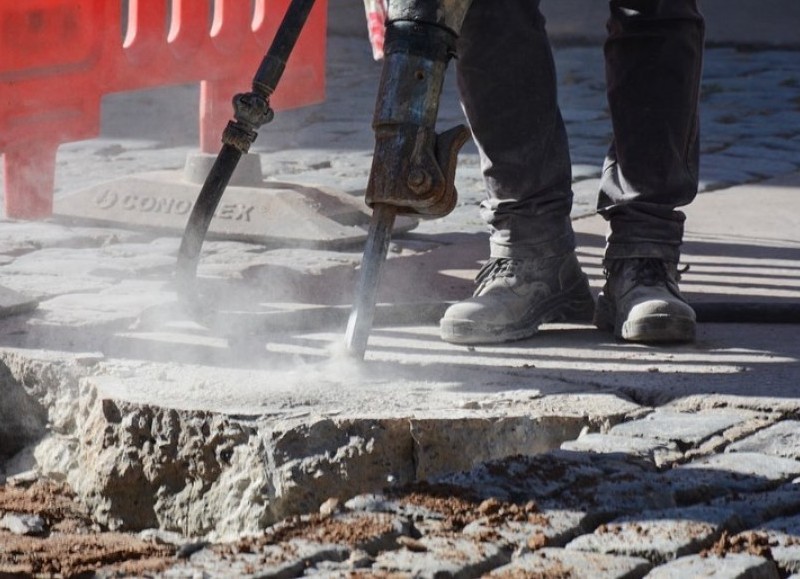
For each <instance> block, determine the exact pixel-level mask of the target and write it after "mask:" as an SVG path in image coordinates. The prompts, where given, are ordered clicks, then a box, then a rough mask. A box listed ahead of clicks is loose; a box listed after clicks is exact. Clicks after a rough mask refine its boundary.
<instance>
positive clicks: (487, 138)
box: [441, 0, 593, 343]
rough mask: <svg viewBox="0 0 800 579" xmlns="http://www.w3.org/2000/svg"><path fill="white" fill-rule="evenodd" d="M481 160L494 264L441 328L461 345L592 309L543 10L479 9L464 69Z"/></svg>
mask: <svg viewBox="0 0 800 579" xmlns="http://www.w3.org/2000/svg"><path fill="white" fill-rule="evenodd" d="M456 70H457V78H458V86H459V90H460V94H461V99H462V104H463V107H464V111H465V113H466V116H467V119H468V121H469V124H470V127H471V129H472V132H473V136H474V138H475V142H476V144H477V145H478V149H479V151H480V156H481V167H482V170H483V174H484V178H485V182H486V188H487V199H486V200H485V201H484V202H483V203H482V205H481V215H482V217H483V218H484V220H485V221H486V222H487V224H488V225H489V229H490V233H491V238H490V245H491V248H490V251H491V254H490V256H491V259H490V261H489V263H488V264H487V265H486V267H485V268H484V270H483V271H482V272H481V274H480V275H479V279H478V282H479V285H478V289H477V290H476V292H475V295H474V296H473V298H471V299H469V300H466V301H464V302H460V303H458V304H456V305H454V306H453V307H451V308H450V309H449V310H448V311H447V313H446V314H445V316H444V318H443V319H442V322H441V329H442V337H443V338H444V339H445V340H448V341H453V342H462V343H466V342H490V341H492V342H497V341H505V340H510V339H517V338H523V337H527V336H530V335H532V334H533V333H535V332H536V329H537V327H538V325H539V324H540V323H542V322H544V321H550V320H555V319H563V318H565V317H572V318H576V317H579V318H585V317H586V315H587V313H588V312H591V310H592V309H593V304H592V300H591V294H590V293H589V290H588V283H587V281H586V278H585V276H584V275H583V273H582V272H581V271H580V267H579V266H578V263H577V260H576V259H575V256H574V243H575V241H574V234H573V231H572V226H571V223H570V210H571V207H572V190H571V166H570V158H569V149H568V143H567V135H566V130H565V128H564V122H563V120H562V118H561V113H560V111H559V108H558V104H557V100H556V74H555V66H554V63H553V56H552V53H551V51H550V46H549V42H548V39H547V35H546V33H545V28H544V18H543V17H542V15H541V13H540V12H539V2H538V0H474V2H473V4H472V6H471V7H470V10H469V12H468V13H467V17H466V19H465V21H464V25H463V27H462V30H461V37H460V39H459V44H458V60H457V61H456Z"/></svg>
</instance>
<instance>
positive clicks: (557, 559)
mask: <svg viewBox="0 0 800 579" xmlns="http://www.w3.org/2000/svg"><path fill="white" fill-rule="evenodd" d="M651 567H652V564H651V563H650V562H649V561H647V560H646V559H642V558H639V557H622V556H612V555H604V554H601V553H584V552H581V551H573V550H570V549H552V548H547V549H541V550H539V551H536V552H534V553H526V554H524V555H522V556H521V557H517V558H515V559H514V560H513V561H512V562H511V563H509V564H508V565H504V566H503V567H500V568H498V569H495V570H494V571H492V572H491V573H490V574H489V577H493V576H498V577H515V576H520V577H529V576H532V577H594V578H597V579H637V578H638V577H644V576H645V575H646V574H647V572H648V570H650V568H651Z"/></svg>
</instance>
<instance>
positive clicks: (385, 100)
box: [346, 0, 471, 358]
mask: <svg viewBox="0 0 800 579" xmlns="http://www.w3.org/2000/svg"><path fill="white" fill-rule="evenodd" d="M470 3H471V0H438V1H432V0H392V1H391V2H390V3H389V13H388V19H387V23H386V43H385V46H384V54H385V58H384V63H383V71H382V74H381V81H380V86H379V88H378V97H377V102H376V104H375V115H374V119H373V128H374V130H375V153H374V156H373V161H372V169H371V171H370V177H369V182H368V184H367V194H366V202H367V204H368V205H369V206H370V207H372V209H373V215H372V222H371V225H370V231H369V234H368V237H367V244H366V247H365V249H364V257H363V259H362V262H361V276H360V278H359V283H358V286H357V288H356V296H355V300H356V301H355V303H354V305H353V310H352V313H351V315H350V319H349V321H348V325H347V332H346V342H347V348H348V351H349V352H350V354H351V355H353V356H355V357H357V358H363V357H364V354H365V352H366V347H367V340H368V338H369V332H370V330H371V328H372V322H373V318H374V314H375V305H376V301H377V293H378V286H379V284H380V275H381V270H382V267H383V263H384V261H385V260H386V252H387V250H388V247H389V240H390V238H391V231H392V224H393V222H394V218H395V215H396V214H397V213H410V214H416V215H420V216H423V217H440V216H443V215H446V214H448V213H449V212H450V211H452V210H453V208H454V207H455V203H456V190H455V185H454V180H455V165H456V157H457V154H458V150H459V149H460V148H461V146H462V145H463V144H464V143H465V142H466V140H467V139H468V138H469V131H468V130H467V128H466V127H464V126H463V125H462V126H458V127H455V128H453V129H451V130H449V131H446V132H444V133H442V134H441V135H437V133H436V117H437V115H438V112H439V100H440V97H441V93H442V86H443V84H444V75H445V71H446V70H447V63H448V62H449V60H450V59H451V58H452V57H453V56H454V55H455V46H456V39H457V38H458V32H459V31H460V29H461V24H462V22H463V21H464V16H465V15H466V13H467V9H468V8H469V5H470Z"/></svg>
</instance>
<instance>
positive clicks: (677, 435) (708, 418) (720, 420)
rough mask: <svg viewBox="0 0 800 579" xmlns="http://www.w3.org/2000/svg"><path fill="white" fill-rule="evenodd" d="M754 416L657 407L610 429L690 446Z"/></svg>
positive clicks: (742, 412)
mask: <svg viewBox="0 0 800 579" xmlns="http://www.w3.org/2000/svg"><path fill="white" fill-rule="evenodd" d="M753 416H754V414H753V413H751V412H747V411H718V412H705V413H703V414H702V415H699V414H682V413H677V412H670V411H664V410H657V411H656V412H654V413H652V414H651V415H650V416H647V417H646V418H645V419H643V420H637V421H635V422H626V423H624V424H618V425H617V426H615V427H614V428H612V429H611V430H610V431H609V433H610V434H612V435H615V436H633V437H644V438H649V439H653V440H658V441H663V442H667V443H669V442H674V443H677V444H679V445H684V446H688V445H696V444H699V443H701V442H703V441H704V440H705V439H707V438H710V437H711V436H713V435H714V434H716V433H718V432H721V431H724V430H726V429H728V428H730V427H732V426H734V425H736V424H738V423H741V422H744V421H746V420H748V419H750V418H752V417H753Z"/></svg>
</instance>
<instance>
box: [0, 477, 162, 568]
mask: <svg viewBox="0 0 800 579" xmlns="http://www.w3.org/2000/svg"><path fill="white" fill-rule="evenodd" d="M18 515H38V517H40V520H39V521H40V522H41V523H42V524H41V526H33V528H31V529H30V531H29V533H28V534H20V533H17V532H11V531H10V530H8V529H6V528H5V527H6V526H9V525H7V524H3V523H2V521H3V520H5V521H9V519H10V518H11V517H15V516H18ZM174 556H175V548H174V547H167V546H164V545H158V544H155V543H150V542H147V541H144V540H142V539H140V538H138V537H137V536H136V535H130V534H125V533H115V532H110V531H108V530H105V529H103V528H102V527H100V526H98V525H97V524H95V523H94V522H93V521H92V520H91V519H90V518H89V516H88V514H87V513H86V511H85V510H84V509H83V508H82V507H81V506H80V504H79V503H78V502H77V501H76V499H75V496H74V494H73V493H72V491H71V490H70V489H69V487H67V486H66V485H64V484H61V483H57V482H53V481H48V480H34V481H28V482H20V483H7V484H5V485H0V577H31V576H38V575H44V576H54V575H55V576H61V577H66V578H69V577H80V576H85V575H88V574H91V573H92V572H93V571H95V570H97V569H99V568H101V567H103V568H107V569H108V570H109V571H112V572H118V573H119V574H121V575H137V574H142V573H147V572H151V573H152V572H158V571H159V570H163V569H165V568H167V567H168V566H169V565H170V563H171V561H174Z"/></svg>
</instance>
